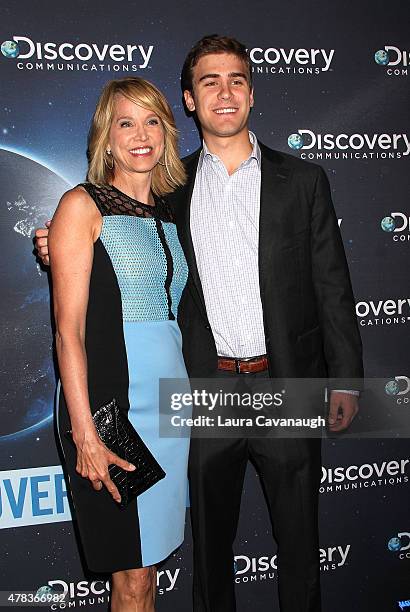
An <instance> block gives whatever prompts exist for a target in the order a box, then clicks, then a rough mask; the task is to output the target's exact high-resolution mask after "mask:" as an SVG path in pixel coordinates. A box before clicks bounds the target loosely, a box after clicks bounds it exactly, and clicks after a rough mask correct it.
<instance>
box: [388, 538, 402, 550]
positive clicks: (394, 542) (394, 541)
mask: <svg viewBox="0 0 410 612" xmlns="http://www.w3.org/2000/svg"><path fill="white" fill-rule="evenodd" d="M387 547H388V549H389V550H391V551H392V552H397V551H398V550H400V549H401V541H400V538H398V537H397V536H396V537H394V538H391V539H390V540H389V542H388V544H387Z"/></svg>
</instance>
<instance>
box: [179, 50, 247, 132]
mask: <svg viewBox="0 0 410 612" xmlns="http://www.w3.org/2000/svg"><path fill="white" fill-rule="evenodd" d="M192 72H193V93H191V92H189V91H185V92H184V97H185V102H186V105H187V107H188V109H189V110H190V111H191V112H193V111H195V112H196V114H197V117H198V120H199V122H200V124H201V127H202V133H203V136H204V138H206V136H219V137H222V138H223V137H229V136H235V135H237V134H239V133H240V132H241V131H243V130H247V123H248V117H249V111H250V108H251V107H252V106H253V89H251V88H250V86H249V83H248V80H247V78H246V67H245V65H244V63H243V61H242V60H241V59H240V58H239V57H237V56H236V55H232V54H230V53H212V54H209V55H204V56H203V57H201V58H200V59H199V61H198V63H197V64H196V66H194V68H193V71H192Z"/></svg>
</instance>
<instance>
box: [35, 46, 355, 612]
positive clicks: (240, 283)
mask: <svg viewBox="0 0 410 612" xmlns="http://www.w3.org/2000/svg"><path fill="white" fill-rule="evenodd" d="M182 87H183V92H184V99H185V103H186V106H187V109H188V110H189V111H190V112H191V113H193V114H195V116H196V120H197V122H198V123H199V124H200V128H201V132H202V136H203V146H202V148H201V149H200V150H198V151H196V152H195V153H193V154H192V155H191V156H189V157H188V158H186V159H185V160H184V161H185V166H186V170H187V174H188V181H187V183H186V185H185V186H184V187H183V188H181V189H179V190H178V191H177V192H175V193H174V194H173V195H172V198H171V201H172V203H173V206H174V210H175V215H176V221H177V224H178V231H179V235H180V240H181V243H182V246H183V248H184V251H185V255H186V258H187V261H188V264H189V270H190V275H189V279H188V283H187V287H186V290H185V292H184V295H183V298H182V301H181V304H180V308H179V323H180V326H181V330H182V334H183V349H184V357H185V361H186V365H187V369H188V372H189V374H190V376H191V377H217V376H222V377H223V376H225V375H226V376H231V375H237V376H239V377H241V376H243V377H245V376H246V377H248V380H249V377H250V378H252V377H255V378H258V377H262V378H263V377H268V376H271V377H283V378H292V377H294V378H322V377H328V378H329V379H330V388H331V389H347V390H349V389H350V388H351V383H349V382H348V381H349V380H351V379H359V378H361V377H362V375H363V370H362V358H361V342H360V336H359V332H358V327H357V323H356V318H355V310H354V300H353V295H352V290H351V284H350V280H349V273H348V268H347V264H346V259H345V255H344V250H343V244H342V240H341V236H340V232H339V228H338V224H337V219H336V215H335V212H334V209H333V206H332V202H331V196H330V190H329V185H328V181H327V179H326V176H325V173H324V171H323V170H322V169H321V168H320V167H319V166H316V165H314V164H309V163H307V162H303V161H301V160H299V159H296V158H294V157H292V156H289V155H285V154H283V153H280V152H277V151H273V150H272V149H269V148H268V147H266V146H264V145H263V144H262V143H260V142H259V141H258V140H257V139H256V137H255V135H254V134H252V133H251V132H249V131H248V119H249V114H250V109H251V108H252V106H253V103H254V96H253V88H252V82H251V70H250V62H249V59H248V57H247V55H246V50H245V47H244V46H243V45H242V44H241V43H239V42H238V41H236V40H235V39H232V38H227V37H219V36H207V37H205V38H203V39H202V40H200V41H199V42H198V43H197V44H196V45H195V46H194V47H193V48H192V49H191V51H190V53H189V54H188V56H187V58H186V61H185V64H184V67H183V71H182ZM44 232H45V230H43V231H41V232H39V231H38V232H37V235H38V236H41V235H42V234H44ZM37 244H38V246H39V250H40V252H42V253H43V254H44V255H46V249H45V247H44V239H39V240H38V243H37ZM356 412H357V396H356V394H355V392H354V391H336V390H333V391H332V392H331V394H330V410H329V428H330V430H332V431H341V430H342V429H344V428H346V427H347V426H348V425H349V423H350V422H351V420H352V418H353V417H354V416H355V414H356ZM249 459H250V460H252V462H253V463H254V465H255V467H256V469H257V470H258V472H259V475H260V477H261V480H262V483H263V486H264V489H265V492H266V498H267V502H268V505H269V511H270V515H271V519H272V525H273V532H274V536H275V539H276V541H277V544H278V567H279V570H278V572H279V598H280V605H281V611H282V612H290V611H291V610H292V612H319V611H320V587H319V553H318V546H319V545H318V528H317V505H318V489H319V482H320V473H321V459H320V440H315V439H311V440H307V439H280V438H277V439H274V440H272V439H266V438H263V439H262V438H236V439H234V438H232V439H212V440H208V439H207V440H203V439H195V438H194V439H192V441H191V454H190V466H189V477H190V495H191V516H192V531H193V540H194V610H195V612H232V611H234V610H235V609H236V608H235V594H234V581H233V571H234V569H233V551H232V546H233V541H234V539H235V535H236V529H237V523H238V517H239V507H240V499H241V493H242V487H243V479H244V474H245V469H246V465H247V462H248V460H249ZM296 547H297V549H298V550H299V551H301V552H300V554H298V555H294V550H295V548H296Z"/></svg>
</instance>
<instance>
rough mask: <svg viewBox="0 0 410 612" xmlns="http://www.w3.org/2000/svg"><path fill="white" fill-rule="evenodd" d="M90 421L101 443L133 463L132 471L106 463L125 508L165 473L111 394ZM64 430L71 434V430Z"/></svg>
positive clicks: (121, 504) (122, 506)
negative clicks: (133, 468) (109, 398)
mask: <svg viewBox="0 0 410 612" xmlns="http://www.w3.org/2000/svg"><path fill="white" fill-rule="evenodd" d="M93 421H94V424H95V427H96V430H97V432H98V435H99V436H100V438H101V440H102V441H103V442H104V444H105V446H106V447H107V448H109V449H110V451H112V452H113V453H115V454H116V455H118V456H119V457H121V458H122V459H125V460H126V461H129V462H130V463H132V464H133V465H135V468H136V469H135V470H133V471H132V472H127V470H123V469H122V468H120V467H119V466H118V465H110V466H109V468H108V471H109V474H110V478H111V480H112V481H113V482H114V484H115V486H116V487H117V489H118V491H119V494H120V495H121V501H120V502H119V504H118V505H119V506H120V507H121V508H125V507H126V506H127V505H128V504H129V503H130V502H131V501H132V500H133V499H134V498H135V497H137V496H138V495H141V493H144V491H146V490H147V489H149V488H150V487H152V486H153V485H154V484H156V483H157V482H158V481H159V480H161V479H162V478H164V477H165V475H166V474H165V472H164V470H163V469H162V467H161V466H160V465H159V463H158V462H157V460H156V459H155V457H154V456H153V455H152V453H151V452H150V450H149V449H148V448H147V446H146V445H145V443H144V442H143V441H142V439H141V438H140V436H139V435H138V433H137V432H136V431H135V429H134V427H133V426H132V425H131V423H130V422H129V420H128V419H127V417H126V416H125V415H124V414H123V413H122V412H121V411H120V409H119V408H118V405H117V402H116V400H115V398H114V399H112V400H111V402H109V403H108V404H106V405H105V406H101V408H99V409H98V410H97V411H96V412H95V413H94V415H93ZM67 434H68V435H69V437H71V431H68V432H67ZM71 440H72V437H71Z"/></svg>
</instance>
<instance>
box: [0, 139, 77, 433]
mask: <svg viewBox="0 0 410 612" xmlns="http://www.w3.org/2000/svg"><path fill="white" fill-rule="evenodd" d="M0 178H1V182H2V202H1V210H0V232H1V244H2V257H1V258H0V276H1V284H2V300H1V304H0V337H1V340H2V342H1V352H0V386H1V390H2V419H1V426H0V443H9V442H12V441H13V440H14V439H16V438H19V439H21V438H23V437H26V438H27V437H28V436H33V432H34V435H35V432H37V431H38V430H39V429H41V428H42V427H43V426H45V424H46V423H48V422H49V421H50V420H51V418H52V414H53V403H54V391H55V383H56V374H55V368H54V363H53V355H52V343H53V332H52V328H51V324H50V304H49V283H48V274H47V272H44V271H42V270H41V269H40V267H39V265H38V263H37V261H36V258H35V257H34V255H33V234H34V230H35V228H37V227H42V226H43V225H44V222H45V221H46V220H47V219H50V218H51V217H52V214H53V212H54V209H55V207H56V205H57V203H58V201H59V199H60V197H61V195H62V194H63V193H64V192H65V191H67V189H69V188H70V185H69V184H68V183H67V182H66V181H65V180H64V179H62V178H61V177H59V176H58V175H57V174H55V173H54V172H52V171H51V170H49V169H48V168H46V167H45V166H43V165H41V164H40V163H38V162H36V161H33V160H32V159H29V158H28V157H25V156H24V155H20V154H18V153H14V152H11V151H7V150H4V149H0Z"/></svg>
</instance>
